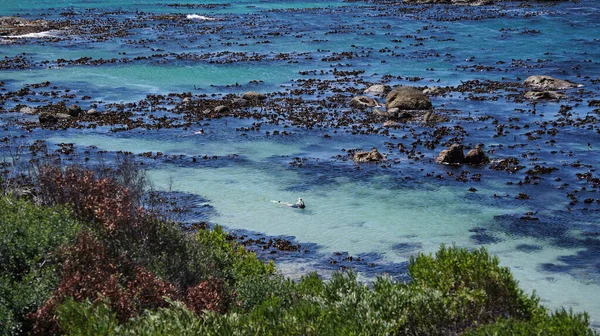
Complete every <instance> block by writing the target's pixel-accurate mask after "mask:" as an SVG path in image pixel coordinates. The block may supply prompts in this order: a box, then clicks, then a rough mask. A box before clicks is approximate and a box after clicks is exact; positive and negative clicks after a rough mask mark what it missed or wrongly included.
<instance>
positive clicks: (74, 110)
mask: <svg viewBox="0 0 600 336" xmlns="http://www.w3.org/2000/svg"><path fill="white" fill-rule="evenodd" d="M82 112H83V110H82V109H81V107H80V106H79V105H70V106H69V107H68V108H67V114H68V115H70V116H71V117H75V118H77V117H78V116H79V115H80V114H81V113H82Z"/></svg>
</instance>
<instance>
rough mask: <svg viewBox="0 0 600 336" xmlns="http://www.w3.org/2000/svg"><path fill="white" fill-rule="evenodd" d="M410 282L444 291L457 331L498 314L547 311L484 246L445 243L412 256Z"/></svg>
mask: <svg viewBox="0 0 600 336" xmlns="http://www.w3.org/2000/svg"><path fill="white" fill-rule="evenodd" d="M408 272H409V275H410V277H411V279H412V281H411V283H410V285H411V286H413V287H417V288H419V287H420V288H423V289H425V288H427V289H433V290H437V291H439V292H440V293H441V295H443V297H444V301H445V305H446V308H447V309H448V310H449V312H448V313H449V314H450V316H448V317H449V318H450V320H449V321H446V323H450V325H451V326H452V328H453V329H454V330H455V331H461V330H464V329H466V328H469V327H471V326H476V325H478V324H486V323H491V322H493V321H495V320H496V319H498V318H501V317H504V318H514V319H520V320H528V319H531V318H532V317H534V315H535V314H545V311H543V310H542V308H540V306H539V299H538V298H537V297H536V296H535V295H532V296H531V297H529V296H527V295H525V294H524V292H523V291H522V290H521V289H520V288H519V287H518V285H517V282H516V281H515V280H514V279H513V277H512V274H511V273H510V270H509V269H508V268H506V267H500V266H499V262H498V258H496V257H491V256H490V255H489V254H488V253H487V251H486V250H485V249H484V248H481V249H478V250H475V251H468V250H466V249H464V248H458V247H455V246H452V247H446V246H442V247H441V248H440V250H439V251H438V252H437V253H436V254H435V256H431V255H423V254H419V255H418V256H416V257H411V260H410V264H409V266H408Z"/></svg>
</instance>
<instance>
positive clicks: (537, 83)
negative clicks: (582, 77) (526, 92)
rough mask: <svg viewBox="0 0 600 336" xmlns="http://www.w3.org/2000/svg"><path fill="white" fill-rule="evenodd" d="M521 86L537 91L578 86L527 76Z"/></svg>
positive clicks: (566, 82)
mask: <svg viewBox="0 0 600 336" xmlns="http://www.w3.org/2000/svg"><path fill="white" fill-rule="evenodd" d="M523 85H525V86H528V87H531V88H533V89H537V90H564V89H571V88H576V87H578V86H579V85H578V84H575V83H573V82H569V81H566V80H562V79H557V78H554V77H550V76H529V77H527V79H525V81H523Z"/></svg>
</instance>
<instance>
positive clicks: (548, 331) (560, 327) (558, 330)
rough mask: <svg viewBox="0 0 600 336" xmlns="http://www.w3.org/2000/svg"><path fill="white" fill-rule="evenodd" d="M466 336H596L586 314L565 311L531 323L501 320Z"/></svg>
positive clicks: (468, 332) (538, 317) (559, 311)
mask: <svg viewBox="0 0 600 336" xmlns="http://www.w3.org/2000/svg"><path fill="white" fill-rule="evenodd" d="M465 335H466V336H502V335H514V336H529V335H544V336H564V335H571V336H594V335H597V333H596V332H594V331H593V330H592V329H590V328H589V318H588V315H587V314H586V313H578V314H575V313H573V311H566V310H565V309H561V310H558V311H556V312H554V313H552V314H550V315H539V316H536V317H535V318H534V319H532V320H530V321H521V320H515V319H500V320H498V321H497V322H495V323H493V324H489V325H485V326H481V327H479V328H477V329H474V330H470V331H467V332H466V333H465Z"/></svg>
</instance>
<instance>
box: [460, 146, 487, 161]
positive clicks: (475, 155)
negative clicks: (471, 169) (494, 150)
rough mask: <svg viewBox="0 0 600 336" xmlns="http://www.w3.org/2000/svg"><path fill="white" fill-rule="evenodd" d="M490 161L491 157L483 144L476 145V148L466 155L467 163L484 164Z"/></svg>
mask: <svg viewBox="0 0 600 336" xmlns="http://www.w3.org/2000/svg"><path fill="white" fill-rule="evenodd" d="M488 162H490V159H489V158H488V156H487V155H486V154H485V152H484V151H483V148H481V146H475V148H473V149H471V150H470V151H469V152H468V153H467V155H465V163H468V164H472V165H482V164H486V163H488Z"/></svg>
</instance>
